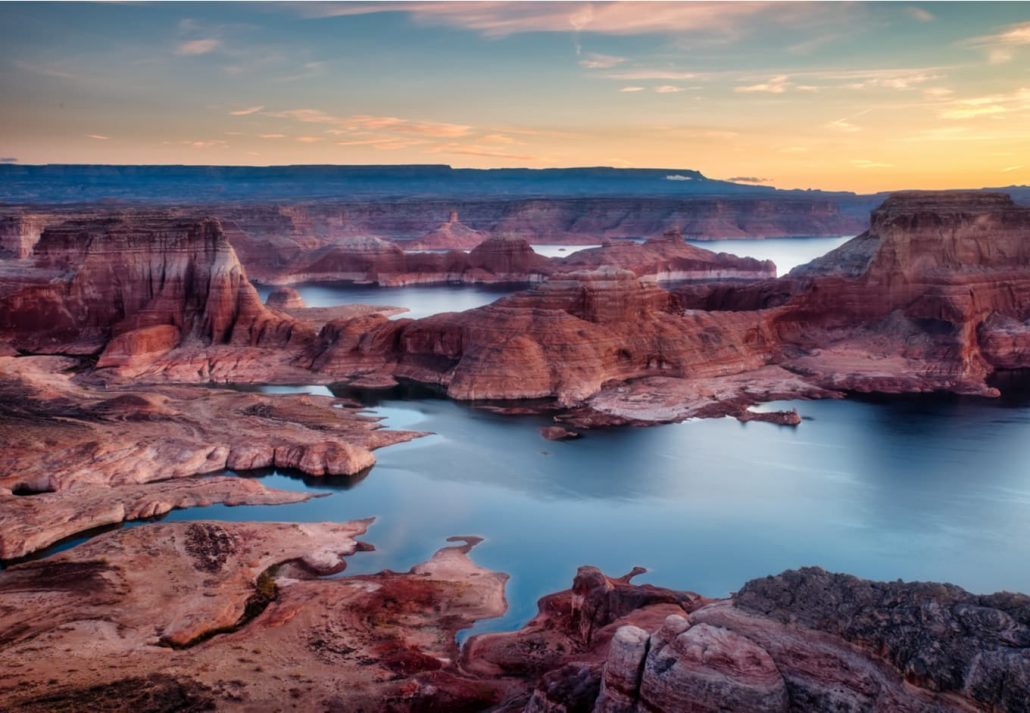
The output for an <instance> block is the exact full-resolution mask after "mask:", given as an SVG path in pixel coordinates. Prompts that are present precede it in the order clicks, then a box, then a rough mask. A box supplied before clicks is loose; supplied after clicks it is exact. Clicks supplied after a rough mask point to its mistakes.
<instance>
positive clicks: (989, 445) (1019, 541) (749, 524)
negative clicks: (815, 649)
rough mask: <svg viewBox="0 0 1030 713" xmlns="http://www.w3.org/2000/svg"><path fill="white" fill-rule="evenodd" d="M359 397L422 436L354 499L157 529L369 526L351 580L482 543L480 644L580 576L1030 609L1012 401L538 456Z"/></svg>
mask: <svg viewBox="0 0 1030 713" xmlns="http://www.w3.org/2000/svg"><path fill="white" fill-rule="evenodd" d="M301 388H302V389H303V390H308V391H311V392H312V393H328V391H327V390H326V389H325V387H311V388H310V389H306V388H303V387H301ZM270 390H275V391H289V390H297V389H296V388H293V387H276V388H275V389H270ZM341 394H343V395H353V394H350V393H347V392H341ZM362 396H363V398H365V399H367V402H368V403H370V404H375V407H374V412H375V413H377V414H379V415H381V416H384V417H385V418H386V421H385V423H386V425H388V426H391V427H394V428H413V429H418V430H428V431H433V432H434V433H436V434H437V435H434V436H430V437H427V438H424V439H421V440H418V441H415V442H412V443H407V444H400V445H396V446H391V447H389V448H385V449H382V450H379V451H377V453H376V455H377V458H378V461H379V462H378V464H377V465H376V466H375V467H374V468H373V469H372V470H371V472H370V473H369V474H368V475H367V476H365V477H364V478H363V479H361V480H359V481H356V482H347V481H343V482H339V481H338V482H335V483H327V482H320V481H318V480H317V479H307V480H302V479H299V478H296V477H290V476H287V475H284V474H278V473H277V474H273V475H270V476H267V477H265V478H264V480H263V482H264V483H265V484H266V485H269V486H272V487H279V488H286V489H292V490H304V489H313V490H319V491H321V492H328V493H330V495H329V497H325V498H319V499H315V500H312V501H309V502H307V503H301V504H296V505H285V506H259V507H239V508H228V507H224V506H212V507H207V508H196V509H192V510H184V511H177V512H174V513H172V514H171V515H169V516H168V518H167V519H169V520H191V519H202V518H219V519H239V520H251V519H255V520H291V521H319V520H337V521H338V520H347V519H352V518H359V517H367V516H369V515H375V516H377V518H378V520H377V522H376V524H375V525H374V526H373V527H372V529H371V530H370V531H369V534H368V535H367V536H366V539H367V540H368V541H369V542H372V543H373V544H375V546H376V548H377V550H376V551H375V552H373V553H367V554H358V555H355V556H354V557H352V558H350V560H349V561H350V564H349V567H348V570H347V572H349V573H355V572H375V571H379V570H381V569H383V568H391V569H394V570H404V569H407V568H408V567H410V566H411V565H413V564H415V563H416V562H419V561H421V560H423V559H425V558H426V557H428V556H429V555H430V554H431V553H432V552H433V551H435V550H436V549H437V548H439V547H441V546H443V545H444V544H445V543H444V540H445V538H446V537H448V536H451V535H466V534H476V535H482V536H484V537H486V538H487V539H486V541H485V542H484V543H483V544H482V545H480V546H479V547H478V548H477V549H476V550H475V554H474V557H475V559H476V561H477V562H480V563H482V564H484V565H486V566H489V567H492V568H495V569H498V570H501V571H505V572H508V573H509V574H511V582H510V584H509V588H508V599H509V602H510V604H511V609H510V611H509V613H508V615H507V616H505V617H504V618H502V619H500V620H494V621H491V622H485V623H482V624H480V625H479V627H478V628H477V629H476V630H477V631H484V630H500V629H505V628H510V627H512V626H518V625H520V624H521V623H523V622H524V621H525V620H526V619H528V618H529V617H530V616H532V614H533V613H535V602H536V600H537V598H539V597H540V596H542V595H543V594H546V593H548V592H552V591H555V590H558V589H562V588H564V587H567V586H568V585H569V583H570V582H571V578H572V576H573V575H574V573H575V571H576V567H577V566H579V565H581V564H594V565H598V566H600V567H602V568H603V569H604V570H606V571H607V572H609V573H611V574H622V573H624V572H625V571H628V570H629V569H630V568H631V567H633V566H634V565H642V566H645V567H647V568H649V570H650V572H649V574H648V575H646V576H645V577H643V578H642V581H653V582H655V583H659V584H662V585H666V586H672V587H678V588H685V589H691V590H694V591H698V592H701V593H703V594H707V595H725V594H727V593H728V592H730V591H733V590H735V589H736V588H738V587H739V586H740V585H742V584H743V583H744V582H745V581H747V580H748V579H750V578H753V577H758V576H763V575H766V574H771V573H776V572H779V571H781V570H783V569H787V568H791V567H800V566H803V565H820V566H823V567H826V568H828V569H832V570H838V571H846V572H851V573H853V574H857V575H859V576H863V577H869V578H874V579H895V578H904V579H910V580H911V579H927V580H939V581H951V582H955V583H957V584H959V585H961V586H964V587H966V588H968V589H970V590H973V591H977V592H989V591H995V590H1001V589H1011V590H1020V591H1030V568H1027V567H1026V563H1027V562H1030V467H1028V464H1030V402H1028V401H1026V400H1024V401H1023V402H1021V403H1018V404H1005V403H1001V402H997V401H985V400H975V399H959V398H950V397H949V398H945V397H921V398H902V399H893V400H890V401H883V402H872V401H852V400H849V401H841V402H833V401H819V402H799V403H791V404H780V405H778V406H786V405H789V406H794V407H796V408H798V410H799V411H800V412H801V413H802V415H803V416H804V417H805V419H806V420H805V421H804V422H803V423H802V425H801V426H800V427H799V428H797V429H791V428H785V427H778V426H774V425H770V424H764V423H750V424H739V423H738V422H736V421H734V420H730V419H721V420H714V421H696V422H690V423H683V424H674V425H667V426H659V427H655V428H644V429H632V428H629V429H612V430H603V431H596V432H590V433H588V434H587V435H586V437H584V438H582V439H581V440H578V441H570V442H562V443H552V442H549V441H546V440H544V439H543V438H541V437H540V436H539V434H538V432H537V428H538V427H539V426H541V425H543V424H545V423H547V419H545V418H544V417H511V416H498V415H495V414H491V413H489V412H486V411H482V410H476V409H473V408H470V407H468V406H464V405H461V404H457V403H453V402H450V401H447V400H442V399H436V398H419V399H404V398H401V397H400V396H387V397H384V398H380V399H377V398H374V397H370V396H369V395H367V394H364V395H362Z"/></svg>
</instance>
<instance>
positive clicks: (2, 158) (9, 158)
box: [0, 156, 18, 163]
mask: <svg viewBox="0 0 1030 713" xmlns="http://www.w3.org/2000/svg"><path fill="white" fill-rule="evenodd" d="M0 163H18V159H16V158H15V157H14V156H0Z"/></svg>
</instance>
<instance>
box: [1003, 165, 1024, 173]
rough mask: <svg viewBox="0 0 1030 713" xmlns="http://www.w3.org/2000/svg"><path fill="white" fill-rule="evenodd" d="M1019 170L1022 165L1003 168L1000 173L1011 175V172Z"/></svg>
mask: <svg viewBox="0 0 1030 713" xmlns="http://www.w3.org/2000/svg"><path fill="white" fill-rule="evenodd" d="M1021 168H1023V164H1019V165H1018V166H1006V167H1005V168H1003V169H1001V172H1002V173H1012V172H1013V171H1018V170H1019V169H1021Z"/></svg>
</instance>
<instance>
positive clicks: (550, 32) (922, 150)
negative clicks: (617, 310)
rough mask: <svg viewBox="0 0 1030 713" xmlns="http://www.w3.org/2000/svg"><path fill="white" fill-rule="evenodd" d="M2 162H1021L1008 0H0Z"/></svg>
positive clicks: (943, 182) (743, 166)
mask: <svg viewBox="0 0 1030 713" xmlns="http://www.w3.org/2000/svg"><path fill="white" fill-rule="evenodd" d="M0 83H2V84H0V157H2V158H3V160H4V161H7V162H12V161H17V162H19V163H189V164H254V165H264V164H283V163H447V164H450V165H452V166H469V167H494V166H522V167H552V166H596V165H609V166H625V167H649V166H654V167H663V168H693V169H697V170H700V171H702V172H703V173H705V174H706V175H708V176H710V177H714V178H736V179H745V180H755V181H761V182H764V183H767V184H769V185H775V186H778V187H782V188H795V187H801V188H807V187H814V188H826V189H847V190H855V191H874V190H891V189H899V188H958V187H979V186H1005V185H1011V184H1026V183H1030V4H1027V3H998V4H994V3H968V4H967V3H947V4H934V3H873V4H862V3H839V4H838V3H832V4H831V3H827V4H806V3H799V4H792V3H754V4H752V3H726V4H706V3H531V4H519V3H405V2H397V3H353V4H328V3H327V4H280V3H267V4H199V3H197V4H194V3H190V4H185V3H183V4H180V3H168V4H149V3H142V4H132V3H127V4H123V3H105V4H93V5H87V4H61V3H57V4H32V3H23V4H17V3H5V4H3V5H0Z"/></svg>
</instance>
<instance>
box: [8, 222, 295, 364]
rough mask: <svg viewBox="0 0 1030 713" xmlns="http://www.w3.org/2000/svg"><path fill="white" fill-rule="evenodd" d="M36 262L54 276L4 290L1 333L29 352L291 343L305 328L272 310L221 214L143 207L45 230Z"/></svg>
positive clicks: (116, 354)
mask: <svg viewBox="0 0 1030 713" xmlns="http://www.w3.org/2000/svg"><path fill="white" fill-rule="evenodd" d="M33 257H34V267H35V269H36V270H39V271H41V272H42V273H44V275H47V276H49V275H50V274H52V273H53V272H54V271H56V272H58V273H59V274H60V275H61V277H59V278H58V279H49V280H47V281H45V282H41V283H40V284H36V285H32V286H30V287H26V288H23V289H20V290H18V291H14V292H12V293H9V294H6V295H3V296H0V334H2V335H4V336H6V337H7V339H8V340H9V341H10V342H11V343H12V344H14V345H15V346H16V347H17V348H19V349H23V350H26V351H47V352H51V353H53V352H60V351H64V352H68V353H89V352H92V351H99V350H100V349H101V348H103V347H105V346H107V347H109V351H108V353H107V354H105V355H102V356H101V359H102V360H104V359H105V357H106V358H107V360H108V362H109V363H119V362H120V361H122V360H124V359H126V358H128V357H130V356H131V355H132V354H134V353H137V352H145V351H147V350H151V349H152V350H155V351H167V350H168V348H170V347H173V346H176V345H178V344H180V343H184V344H190V343H196V342H200V343H205V344H208V343H215V344H234V345H243V346H246V345H262V346H283V345H286V344H288V343H289V342H290V340H291V338H292V337H293V336H294V332H295V330H296V329H297V325H296V324H295V323H294V322H293V321H292V320H286V319H283V318H282V317H281V316H279V315H277V314H275V313H272V312H269V311H268V310H266V309H265V308H264V306H263V305H262V304H261V301H260V299H259V298H258V295H257V292H256V291H255V290H254V288H253V286H252V285H251V284H250V283H249V282H248V281H247V277H246V274H245V273H244V271H243V268H242V266H241V265H240V263H239V260H238V259H237V258H236V254H235V252H234V251H233V249H232V247H231V246H230V245H229V243H228V241H227V240H226V239H225V235H224V233H223V232H222V230H221V227H220V226H219V224H218V223H217V222H216V221H213V220H176V219H169V218H168V217H167V216H147V215H133V216H130V217H125V218H120V217H115V218H104V219H95V220H90V221H83V222H69V223H63V224H61V225H60V226H57V227H50V228H47V229H46V230H44V231H43V234H42V237H41V238H40V240H39V243H38V244H37V245H36V246H35V249H34V251H33Z"/></svg>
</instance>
